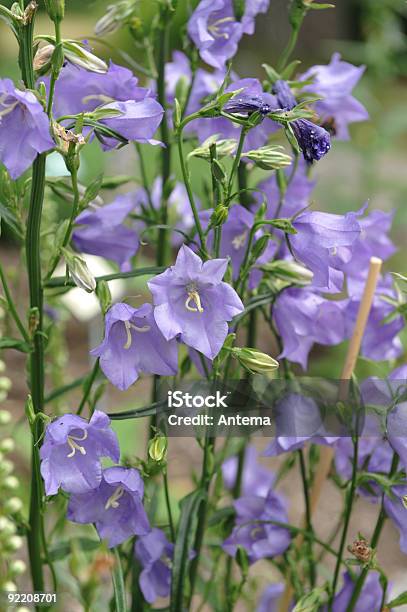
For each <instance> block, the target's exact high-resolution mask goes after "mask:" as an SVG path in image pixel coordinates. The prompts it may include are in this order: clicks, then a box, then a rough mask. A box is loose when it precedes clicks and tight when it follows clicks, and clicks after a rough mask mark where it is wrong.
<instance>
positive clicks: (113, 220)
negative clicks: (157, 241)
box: [73, 194, 139, 272]
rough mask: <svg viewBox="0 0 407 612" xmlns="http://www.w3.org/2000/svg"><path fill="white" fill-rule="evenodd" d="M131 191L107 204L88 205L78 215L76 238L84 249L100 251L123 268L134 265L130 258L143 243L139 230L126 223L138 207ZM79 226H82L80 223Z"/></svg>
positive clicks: (76, 243)
mask: <svg viewBox="0 0 407 612" xmlns="http://www.w3.org/2000/svg"><path fill="white" fill-rule="evenodd" d="M134 206H135V203H134V200H133V198H132V196H131V195H130V194H126V195H119V196H117V198H116V199H115V200H114V201H113V202H112V203H111V204H107V205H106V206H102V207H100V208H93V209H92V208H90V207H89V208H88V209H87V210H85V211H83V212H82V213H81V214H80V215H79V216H78V217H77V218H76V219H75V225H76V229H75V231H74V233H73V241H74V244H75V246H76V247H77V249H79V250H80V251H82V253H89V254H91V255H100V256H101V257H106V258H108V259H111V260H112V261H115V262H116V263H117V264H119V266H120V269H121V270H122V272H126V271H127V270H129V269H130V260H131V258H132V257H134V255H135V254H136V252H137V250H138V247H139V240H138V236H137V232H136V231H135V230H134V229H132V228H131V227H128V226H127V225H125V224H124V222H125V221H126V218H127V216H128V215H129V214H130V213H131V212H132V210H134ZM78 226H79V227H78Z"/></svg>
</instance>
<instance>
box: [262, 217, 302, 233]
mask: <svg viewBox="0 0 407 612" xmlns="http://www.w3.org/2000/svg"><path fill="white" fill-rule="evenodd" d="M267 225H271V226H272V227H275V228H276V229H279V230H282V231H283V232H285V233H286V234H296V233H297V230H296V229H295V227H294V226H293V224H292V223H291V220H290V219H273V220H272V221H270V222H269V223H268V224H267Z"/></svg>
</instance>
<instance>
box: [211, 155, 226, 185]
mask: <svg viewBox="0 0 407 612" xmlns="http://www.w3.org/2000/svg"><path fill="white" fill-rule="evenodd" d="M211 167H212V174H213V176H214V178H215V180H217V181H219V182H220V183H223V181H225V180H226V176H227V174H226V170H225V168H224V167H223V165H222V164H221V162H220V161H219V160H217V159H213V160H212V165H211Z"/></svg>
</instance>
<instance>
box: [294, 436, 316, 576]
mask: <svg viewBox="0 0 407 612" xmlns="http://www.w3.org/2000/svg"><path fill="white" fill-rule="evenodd" d="M298 457H299V460H300V473H301V480H302V486H303V491H304V504H305V521H306V527H307V530H308V533H310V534H313V533H314V529H313V526H312V520H311V504H310V498H309V490H308V478H307V470H306V466H305V458H304V452H303V450H302V449H301V448H300V449H299V450H298ZM308 562H309V575H310V584H311V588H314V586H315V582H316V575H315V563H314V555H313V547H312V541H311V540H310V541H309V550H308Z"/></svg>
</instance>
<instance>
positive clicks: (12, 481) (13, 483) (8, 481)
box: [2, 476, 19, 491]
mask: <svg viewBox="0 0 407 612" xmlns="http://www.w3.org/2000/svg"><path fill="white" fill-rule="evenodd" d="M2 484H3V487H4V488H5V489H10V490H12V491H14V490H15V489H18V484H19V483H18V478H16V477H15V476H7V478H5V479H4V480H3V483H2Z"/></svg>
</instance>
